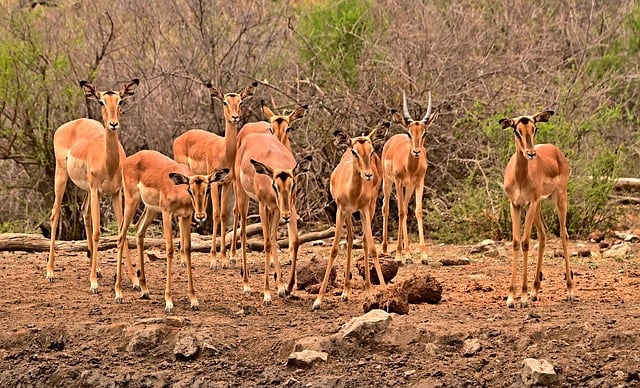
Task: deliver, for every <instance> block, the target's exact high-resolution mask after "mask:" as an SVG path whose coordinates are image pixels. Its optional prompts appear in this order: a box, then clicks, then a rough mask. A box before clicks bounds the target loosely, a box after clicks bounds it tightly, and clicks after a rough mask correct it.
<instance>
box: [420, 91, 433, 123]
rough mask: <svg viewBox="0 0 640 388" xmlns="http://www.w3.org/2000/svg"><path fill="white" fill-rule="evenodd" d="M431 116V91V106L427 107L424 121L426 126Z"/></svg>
mask: <svg viewBox="0 0 640 388" xmlns="http://www.w3.org/2000/svg"><path fill="white" fill-rule="evenodd" d="M429 116H431V90H429V106H428V107H427V113H426V114H425V115H424V118H423V119H422V121H423V122H424V123H425V124H426V123H427V121H428V120H429Z"/></svg>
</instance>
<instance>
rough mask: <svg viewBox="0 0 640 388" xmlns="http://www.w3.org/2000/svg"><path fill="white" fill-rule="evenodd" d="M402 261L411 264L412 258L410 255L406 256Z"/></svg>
mask: <svg viewBox="0 0 640 388" xmlns="http://www.w3.org/2000/svg"><path fill="white" fill-rule="evenodd" d="M404 263H405V264H413V259H412V258H411V257H407V258H406V259H405V260H404Z"/></svg>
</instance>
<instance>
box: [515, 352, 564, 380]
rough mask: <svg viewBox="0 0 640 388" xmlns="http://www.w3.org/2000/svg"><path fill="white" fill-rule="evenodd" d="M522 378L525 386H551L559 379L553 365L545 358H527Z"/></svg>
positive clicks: (523, 365)
mask: <svg viewBox="0 0 640 388" xmlns="http://www.w3.org/2000/svg"><path fill="white" fill-rule="evenodd" d="M520 377H521V378H522V383H523V384H525V385H551V384H554V383H555V382H556V381H557V379H558V375H556V372H555V370H554V367H553V365H552V364H551V363H550V362H549V361H547V360H545V359H543V358H541V359H535V358H525V359H524V360H523V361H522V369H521V370H520Z"/></svg>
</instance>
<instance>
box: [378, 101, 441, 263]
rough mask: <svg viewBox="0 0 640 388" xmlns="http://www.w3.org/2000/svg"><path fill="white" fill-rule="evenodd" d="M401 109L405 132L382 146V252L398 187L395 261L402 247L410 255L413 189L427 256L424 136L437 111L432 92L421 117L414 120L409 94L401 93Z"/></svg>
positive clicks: (424, 255)
mask: <svg viewBox="0 0 640 388" xmlns="http://www.w3.org/2000/svg"><path fill="white" fill-rule="evenodd" d="M402 112H403V115H402V116H400V115H399V114H397V116H398V117H397V119H398V120H399V121H401V122H402V123H403V124H404V126H405V127H406V129H405V133H403V134H399V135H394V136H392V137H391V138H390V139H389V140H388V141H387V143H386V144H385V145H384V148H383V149H382V171H383V172H382V173H383V176H384V178H383V183H382V191H383V193H384V201H383V203H382V220H383V221H382V224H383V226H382V252H385V253H386V252H387V240H388V229H389V224H388V222H389V199H390V198H391V189H392V187H393V185H394V184H395V186H396V195H397V197H398V218H399V220H398V243H397V247H396V260H398V261H402V259H403V249H406V250H407V255H408V256H409V257H410V255H411V247H410V243H409V236H408V233H407V211H408V209H409V201H410V200H411V196H412V195H413V192H414V191H415V193H416V220H417V221H418V236H419V239H420V254H421V256H422V260H426V259H427V252H426V249H427V248H426V245H425V243H424V230H423V225H422V193H423V192H424V176H425V174H426V172H427V151H426V150H425V148H424V138H425V136H426V134H427V129H428V128H429V126H431V124H433V122H434V121H435V119H436V117H438V113H437V112H436V113H435V114H433V115H431V92H429V106H428V107H427V113H426V114H425V115H424V117H423V118H422V120H420V121H414V120H413V119H412V118H411V115H410V114H409V109H408V108H407V96H406V95H405V93H404V91H403V92H402Z"/></svg>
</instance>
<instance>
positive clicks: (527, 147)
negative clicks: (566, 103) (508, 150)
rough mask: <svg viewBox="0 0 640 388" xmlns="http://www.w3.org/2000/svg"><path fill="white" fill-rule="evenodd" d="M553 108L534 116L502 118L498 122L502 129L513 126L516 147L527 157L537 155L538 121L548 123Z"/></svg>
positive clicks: (531, 157) (530, 157)
mask: <svg viewBox="0 0 640 388" xmlns="http://www.w3.org/2000/svg"><path fill="white" fill-rule="evenodd" d="M553 113H554V112H553V111H552V110H545V111H542V112H539V113H536V114H535V115H533V116H520V117H515V118H512V119H500V121H498V123H500V125H502V129H506V128H512V129H513V134H514V136H515V139H516V149H517V151H518V152H521V153H522V155H523V156H524V157H525V158H526V159H529V160H531V159H534V158H535V157H536V149H535V145H536V132H537V131H538V128H537V127H536V123H546V122H547V121H549V118H550V117H551V116H553Z"/></svg>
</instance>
